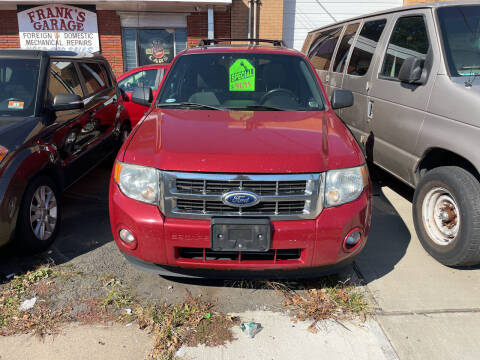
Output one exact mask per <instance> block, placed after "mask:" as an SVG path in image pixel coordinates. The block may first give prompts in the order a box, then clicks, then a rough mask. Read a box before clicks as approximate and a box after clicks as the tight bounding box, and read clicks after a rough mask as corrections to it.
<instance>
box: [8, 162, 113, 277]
mask: <svg viewBox="0 0 480 360" xmlns="http://www.w3.org/2000/svg"><path fill="white" fill-rule="evenodd" d="M112 166H113V160H111V159H108V160H105V161H104V162H102V163H101V164H100V165H99V166H98V167H96V168H95V169H94V170H92V171H91V172H90V173H89V174H87V175H86V176H85V177H84V178H82V179H80V180H79V181H78V182H77V183H76V184H74V185H73V186H71V187H70V188H69V189H68V190H67V191H66V192H65V193H64V194H63V214H62V223H61V228H60V232H59V234H58V237H57V239H56V240H55V242H54V243H53V245H52V246H51V247H50V248H49V249H48V250H47V251H45V252H43V253H40V254H37V255H30V256H26V255H22V254H21V253H20V252H19V251H18V250H16V249H15V247H14V246H8V247H6V248H3V249H1V250H0V279H4V278H5V276H6V275H8V274H12V273H17V274H18V273H22V272H25V271H28V270H31V269H34V268H35V267H37V266H39V265H41V264H45V263H48V262H52V261H53V262H54V263H55V264H63V263H65V262H67V261H69V260H71V259H73V258H75V257H77V256H79V255H82V254H84V253H87V252H90V251H92V250H94V249H96V248H98V247H100V246H102V245H104V244H106V243H108V242H111V241H113V238H112V235H111V231H110V223H109V217H108V185H109V179H110V173H111V168H112ZM2 275H3V276H2Z"/></svg>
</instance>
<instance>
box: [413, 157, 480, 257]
mask: <svg viewBox="0 0 480 360" xmlns="http://www.w3.org/2000/svg"><path fill="white" fill-rule="evenodd" d="M413 220H414V224H415V229H416V231H417V234H418V237H419V240H420V242H421V244H422V246H423V247H424V248H425V250H426V251H427V252H428V253H429V254H430V255H431V256H433V257H434V258H435V259H436V260H438V261H439V262H441V263H442V264H444V265H449V266H467V265H475V264H478V263H480V184H479V182H478V181H477V179H476V178H475V177H474V176H473V175H472V174H471V173H469V172H468V171H466V170H464V169H462V168H460V167H456V166H444V167H439V168H436V169H433V170H431V171H429V172H428V173H427V174H426V175H425V176H424V177H422V178H421V180H420V182H419V184H418V186H417V188H416V190H415V196H414V200H413Z"/></svg>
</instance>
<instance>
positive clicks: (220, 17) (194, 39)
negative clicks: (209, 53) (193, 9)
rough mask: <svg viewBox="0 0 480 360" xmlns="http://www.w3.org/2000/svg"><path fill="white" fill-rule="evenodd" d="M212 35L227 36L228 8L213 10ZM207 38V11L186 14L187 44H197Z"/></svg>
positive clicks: (228, 23) (228, 31)
mask: <svg viewBox="0 0 480 360" xmlns="http://www.w3.org/2000/svg"><path fill="white" fill-rule="evenodd" d="M213 20H214V23H213V26H214V36H215V37H216V38H229V37H230V36H231V35H230V34H231V30H230V10H227V11H225V12H215V13H214V14H213ZM206 38H208V14H207V12H200V13H194V14H191V15H189V16H187V46H188V47H194V46H197V44H198V41H199V40H201V39H206Z"/></svg>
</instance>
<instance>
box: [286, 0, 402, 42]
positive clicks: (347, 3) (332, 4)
mask: <svg viewBox="0 0 480 360" xmlns="http://www.w3.org/2000/svg"><path fill="white" fill-rule="evenodd" d="M278 1H281V0H278ZM283 1H284V4H283V41H285V43H286V44H287V46H289V47H294V48H295V49H298V50H301V48H302V45H303V41H304V40H305V37H306V36H307V33H308V32H309V31H310V30H313V29H317V28H319V27H322V26H325V25H328V24H331V23H335V22H337V21H341V20H345V19H348V18H352V17H355V16H359V15H363V14H368V13H371V12H375V11H380V10H385V9H390V8H394V7H399V6H402V5H403V0H366V1H364V0H357V1H352V0H283Z"/></svg>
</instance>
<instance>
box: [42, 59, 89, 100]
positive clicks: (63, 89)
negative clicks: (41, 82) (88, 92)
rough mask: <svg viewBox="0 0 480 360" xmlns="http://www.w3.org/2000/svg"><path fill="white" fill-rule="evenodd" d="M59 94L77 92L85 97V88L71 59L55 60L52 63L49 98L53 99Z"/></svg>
mask: <svg viewBox="0 0 480 360" xmlns="http://www.w3.org/2000/svg"><path fill="white" fill-rule="evenodd" d="M58 94H77V95H80V97H83V90H82V86H81V84H80V80H79V79H78V74H77V70H75V66H74V64H73V63H72V62H70V61H53V62H52V63H51V64H50V74H49V80H48V98H49V101H53V99H54V98H55V96H56V95H58Z"/></svg>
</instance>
